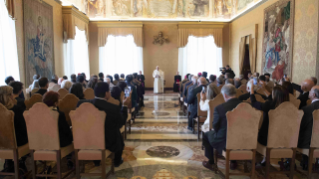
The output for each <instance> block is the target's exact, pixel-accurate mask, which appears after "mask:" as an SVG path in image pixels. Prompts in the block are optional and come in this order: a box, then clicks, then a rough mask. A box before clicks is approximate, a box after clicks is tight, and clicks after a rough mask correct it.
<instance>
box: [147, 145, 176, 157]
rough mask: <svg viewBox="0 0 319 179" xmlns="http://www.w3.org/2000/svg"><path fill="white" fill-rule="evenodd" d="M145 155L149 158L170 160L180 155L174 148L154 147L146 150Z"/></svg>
mask: <svg viewBox="0 0 319 179" xmlns="http://www.w3.org/2000/svg"><path fill="white" fill-rule="evenodd" d="M146 154H147V155H149V156H151V157H159V158H170V157H174V156H178V155H179V154H180V151H179V150H178V149H177V148H175V147H170V146H155V147H151V148H149V149H147V150H146Z"/></svg>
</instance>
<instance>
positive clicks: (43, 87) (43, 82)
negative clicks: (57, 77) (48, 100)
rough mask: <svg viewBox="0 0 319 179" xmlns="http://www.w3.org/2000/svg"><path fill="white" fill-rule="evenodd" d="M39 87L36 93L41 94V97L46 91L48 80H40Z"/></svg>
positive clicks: (43, 78)
mask: <svg viewBox="0 0 319 179" xmlns="http://www.w3.org/2000/svg"><path fill="white" fill-rule="evenodd" d="M39 86H40V89H39V90H38V91H37V92H36V93H38V94H41V95H42V96H43V95H44V94H45V93H46V92H47V91H48V88H49V80H48V79H47V78H46V77H42V78H40V79H39Z"/></svg>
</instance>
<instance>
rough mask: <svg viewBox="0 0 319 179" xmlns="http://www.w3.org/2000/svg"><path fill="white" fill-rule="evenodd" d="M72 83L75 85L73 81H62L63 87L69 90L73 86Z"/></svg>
mask: <svg viewBox="0 0 319 179" xmlns="http://www.w3.org/2000/svg"><path fill="white" fill-rule="evenodd" d="M72 85H73V84H72V82H71V81H68V80H64V81H62V83H61V88H63V89H66V90H67V91H69V90H70V88H71V87H72Z"/></svg>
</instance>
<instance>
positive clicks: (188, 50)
mask: <svg viewBox="0 0 319 179" xmlns="http://www.w3.org/2000/svg"><path fill="white" fill-rule="evenodd" d="M222 65H223V60H222V48H219V47H217V46H216V44H215V41H214V37H213V36H208V37H194V36H189V37H188V43H187V45H186V46H185V47H183V48H179V51H178V70H179V72H180V74H181V75H183V76H185V75H186V74H187V73H191V74H196V75H197V74H198V72H203V71H206V72H207V73H208V74H214V75H219V74H220V70H219V68H220V67H222Z"/></svg>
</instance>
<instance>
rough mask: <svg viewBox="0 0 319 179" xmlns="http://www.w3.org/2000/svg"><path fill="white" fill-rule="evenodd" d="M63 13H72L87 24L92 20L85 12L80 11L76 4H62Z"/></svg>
mask: <svg viewBox="0 0 319 179" xmlns="http://www.w3.org/2000/svg"><path fill="white" fill-rule="evenodd" d="M62 14H71V15H73V16H75V17H77V18H79V19H81V20H83V21H84V22H85V23H87V24H88V23H89V22H90V19H89V17H88V16H86V15H85V14H84V13H83V12H81V11H79V10H78V9H77V8H75V7H74V6H62Z"/></svg>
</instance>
